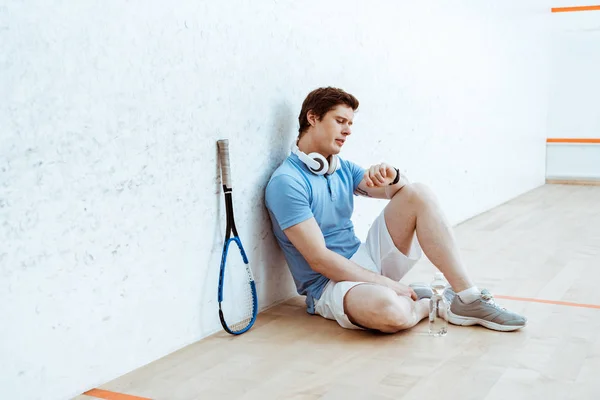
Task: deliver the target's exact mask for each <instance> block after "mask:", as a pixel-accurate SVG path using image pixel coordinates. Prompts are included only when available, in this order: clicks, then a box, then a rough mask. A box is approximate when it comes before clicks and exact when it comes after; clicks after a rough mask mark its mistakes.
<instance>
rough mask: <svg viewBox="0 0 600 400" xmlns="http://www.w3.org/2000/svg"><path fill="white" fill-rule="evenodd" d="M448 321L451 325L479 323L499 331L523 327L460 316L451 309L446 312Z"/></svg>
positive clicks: (509, 330) (510, 330) (522, 326)
mask: <svg viewBox="0 0 600 400" xmlns="http://www.w3.org/2000/svg"><path fill="white" fill-rule="evenodd" d="M448 321H449V322H450V323H451V324H453V325H460V326H471V325H481V326H483V327H485V328H488V329H491V330H494V331H500V332H512V331H516V330H517V329H521V328H524V327H525V325H500V324H497V323H495V322H490V321H486V320H484V319H480V318H473V317H461V316H459V315H456V314H453V313H452V311H450V312H449V313H448Z"/></svg>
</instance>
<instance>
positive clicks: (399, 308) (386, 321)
mask: <svg viewBox="0 0 600 400" xmlns="http://www.w3.org/2000/svg"><path fill="white" fill-rule="evenodd" d="M398 300H399V299H396V300H395V301H392V302H389V303H388V304H386V305H385V307H384V308H383V309H382V310H381V311H382V322H383V324H382V326H381V327H380V329H379V330H380V331H382V332H386V333H395V332H398V331H401V330H404V329H406V328H409V327H411V326H413V322H414V321H413V320H414V318H415V316H414V312H413V310H412V308H411V307H407V304H409V302H406V304H403V303H402V302H400V301H398Z"/></svg>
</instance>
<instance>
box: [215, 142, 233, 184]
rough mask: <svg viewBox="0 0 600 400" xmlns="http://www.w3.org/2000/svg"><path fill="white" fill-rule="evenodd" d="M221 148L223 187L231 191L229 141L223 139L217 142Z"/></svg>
mask: <svg viewBox="0 0 600 400" xmlns="http://www.w3.org/2000/svg"><path fill="white" fill-rule="evenodd" d="M217 145H218V146H219V159H220V160H221V181H222V182H223V186H225V187H226V188H228V189H231V168H230V166H229V140H228V139H221V140H218V141H217Z"/></svg>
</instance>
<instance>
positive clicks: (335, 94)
mask: <svg viewBox="0 0 600 400" xmlns="http://www.w3.org/2000/svg"><path fill="white" fill-rule="evenodd" d="M340 104H344V105H347V106H348V107H350V108H352V110H353V111H356V110H357V109H358V99H357V98H356V97H354V96H353V95H351V94H350V93H346V92H345V91H343V90H342V89H338V88H333V87H324V88H318V89H315V90H313V91H312V92H310V93H309V94H308V96H306V99H304V102H303V103H302V110H301V111H300V115H299V116H298V122H300V128H299V129H298V133H299V135H298V137H300V136H302V134H304V132H306V130H307V129H308V127H309V126H310V124H309V122H308V112H309V111H312V112H313V113H314V114H316V116H317V118H318V119H319V121H320V120H321V118H323V116H324V115H325V114H327V113H328V112H329V111H331V110H333V109H334V108H335V107H336V106H338V105H340Z"/></svg>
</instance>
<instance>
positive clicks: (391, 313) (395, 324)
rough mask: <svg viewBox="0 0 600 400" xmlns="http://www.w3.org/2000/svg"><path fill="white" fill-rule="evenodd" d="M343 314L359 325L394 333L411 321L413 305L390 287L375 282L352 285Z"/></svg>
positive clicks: (407, 325)
mask: <svg viewBox="0 0 600 400" xmlns="http://www.w3.org/2000/svg"><path fill="white" fill-rule="evenodd" d="M345 308H346V314H347V315H348V318H349V319H350V321H351V322H352V323H354V324H357V325H359V326H362V327H365V328H370V329H375V330H378V331H381V332H385V333H395V332H398V331H400V330H403V329H406V328H408V327H410V326H413V325H414V321H413V320H414V318H415V314H414V306H413V305H412V301H411V300H410V299H408V298H407V299H400V298H399V297H398V295H397V294H396V293H394V292H393V291H392V290H390V289H387V288H383V287H380V286H377V285H359V286H356V287H354V288H352V289H351V290H350V291H349V292H348V294H346V299H345Z"/></svg>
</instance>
